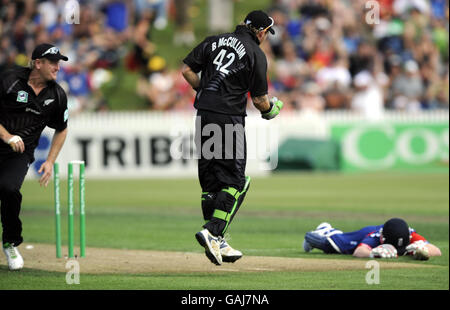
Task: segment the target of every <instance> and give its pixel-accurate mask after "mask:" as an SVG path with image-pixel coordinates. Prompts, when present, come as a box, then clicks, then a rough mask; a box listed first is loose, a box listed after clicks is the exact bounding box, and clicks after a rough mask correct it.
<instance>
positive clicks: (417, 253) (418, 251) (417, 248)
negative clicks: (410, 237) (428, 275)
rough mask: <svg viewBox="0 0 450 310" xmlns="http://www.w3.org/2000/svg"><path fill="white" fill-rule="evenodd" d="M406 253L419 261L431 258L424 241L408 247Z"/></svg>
mask: <svg viewBox="0 0 450 310" xmlns="http://www.w3.org/2000/svg"><path fill="white" fill-rule="evenodd" d="M406 252H407V253H408V254H410V255H412V256H413V258H414V259H417V260H428V259H429V258H430V253H429V252H428V248H427V244H426V243H425V242H424V241H423V240H419V241H416V242H413V243H411V244H410V245H408V246H407V247H406Z"/></svg>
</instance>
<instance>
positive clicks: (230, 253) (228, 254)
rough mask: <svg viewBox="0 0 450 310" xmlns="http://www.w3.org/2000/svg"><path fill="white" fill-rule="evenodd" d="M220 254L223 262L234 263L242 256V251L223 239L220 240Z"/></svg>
mask: <svg viewBox="0 0 450 310" xmlns="http://www.w3.org/2000/svg"><path fill="white" fill-rule="evenodd" d="M220 254H221V255H222V261H223V262H225V263H234V262H235V261H237V260H238V259H239V258H241V257H242V252H241V251H238V250H235V249H233V248H232V247H231V246H230V245H229V244H228V243H227V241H226V240H225V239H222V242H220Z"/></svg>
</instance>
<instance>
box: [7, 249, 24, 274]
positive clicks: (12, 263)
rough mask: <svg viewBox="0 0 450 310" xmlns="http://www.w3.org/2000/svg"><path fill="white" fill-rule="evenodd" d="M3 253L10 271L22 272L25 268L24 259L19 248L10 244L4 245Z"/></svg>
mask: <svg viewBox="0 0 450 310" xmlns="http://www.w3.org/2000/svg"><path fill="white" fill-rule="evenodd" d="M3 252H4V253H5V255H6V259H7V261H8V267H9V270H20V269H22V268H23V258H22V255H20V253H19V250H18V249H17V247H15V246H13V245H12V244H10V243H5V244H3Z"/></svg>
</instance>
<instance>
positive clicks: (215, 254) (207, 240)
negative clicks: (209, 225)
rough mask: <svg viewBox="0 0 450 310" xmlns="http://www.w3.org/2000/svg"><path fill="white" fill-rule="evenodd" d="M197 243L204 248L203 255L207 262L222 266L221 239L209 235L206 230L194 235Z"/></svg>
mask: <svg viewBox="0 0 450 310" xmlns="http://www.w3.org/2000/svg"><path fill="white" fill-rule="evenodd" d="M195 238H196V239H197V241H198V243H199V244H200V245H201V246H202V247H204V248H205V254H206V256H207V257H208V258H209V260H210V261H211V262H212V263H213V264H216V265H222V254H221V253H220V242H221V241H222V239H221V238H219V237H215V236H213V235H211V233H210V232H209V231H208V230H207V229H203V230H202V231H199V232H198V233H196V234H195Z"/></svg>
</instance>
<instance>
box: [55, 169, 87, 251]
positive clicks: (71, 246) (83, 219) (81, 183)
mask: <svg viewBox="0 0 450 310" xmlns="http://www.w3.org/2000/svg"><path fill="white" fill-rule="evenodd" d="M74 165H79V169H80V174H79V200H80V201H79V203H80V257H85V256H86V217H85V175H84V161H81V160H73V161H71V162H69V163H68V167H67V168H68V169H67V171H68V175H67V198H68V201H67V204H68V243H69V255H68V257H69V258H73V257H75V255H74V202H73V201H74V196H73V192H74V177H73V166H74ZM53 173H54V196H55V232H56V257H57V258H61V257H62V253H61V203H60V195H59V192H60V188H59V181H60V179H59V164H58V163H55V164H54V167H53Z"/></svg>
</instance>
